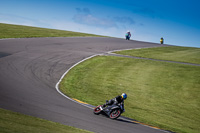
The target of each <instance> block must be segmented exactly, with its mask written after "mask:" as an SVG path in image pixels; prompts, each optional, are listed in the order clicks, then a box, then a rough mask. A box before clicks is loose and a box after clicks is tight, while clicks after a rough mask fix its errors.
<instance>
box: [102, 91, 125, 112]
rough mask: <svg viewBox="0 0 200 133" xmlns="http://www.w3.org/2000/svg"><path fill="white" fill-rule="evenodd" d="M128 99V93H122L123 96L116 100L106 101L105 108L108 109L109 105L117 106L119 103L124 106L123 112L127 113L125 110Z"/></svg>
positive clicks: (117, 97)
mask: <svg viewBox="0 0 200 133" xmlns="http://www.w3.org/2000/svg"><path fill="white" fill-rule="evenodd" d="M126 98H127V94H126V93H122V95H121V96H120V95H119V96H116V97H115V98H113V99H110V100H109V101H108V100H106V103H105V104H104V105H103V107H106V106H107V105H113V104H115V105H117V104H119V103H121V104H122V110H123V112H125V109H124V100H125V99H126Z"/></svg>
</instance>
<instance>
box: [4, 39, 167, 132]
mask: <svg viewBox="0 0 200 133" xmlns="http://www.w3.org/2000/svg"><path fill="white" fill-rule="evenodd" d="M160 46H164V45H160V44H155V43H146V42H138V41H126V40H124V39H116V38H100V37H99V38H98V37H84V38H82V37H71V38H27V39H2V40H0V108H4V109H8V110H12V111H16V112H20V113H23V114H27V115H31V116H35V117H40V118H43V119H47V120H50V121H54V122H59V123H62V124H65V125H69V126H74V127H77V128H81V129H86V130H89V131H93V132H99V133H122V132H123V133H161V132H164V131H162V130H158V129H153V128H150V127H147V126H144V125H141V124H137V123H133V122H128V121H123V120H110V119H108V118H106V117H103V116H101V115H100V116H96V115H94V114H93V112H92V110H91V109H90V108H87V107H85V106H82V105H80V104H77V103H75V102H72V101H71V100H68V99H66V98H65V97H63V96H62V95H60V94H59V93H58V92H57V91H56V89H55V85H56V83H57V82H58V81H59V79H60V78H61V76H62V75H63V73H65V72H66V71H67V70H68V69H69V68H70V67H71V66H73V65H74V64H75V63H77V62H79V61H81V60H82V59H85V58H87V57H89V56H92V55H95V54H101V53H105V52H108V51H112V50H119V49H129V48H144V47H160ZM105 100H106V99H105Z"/></svg>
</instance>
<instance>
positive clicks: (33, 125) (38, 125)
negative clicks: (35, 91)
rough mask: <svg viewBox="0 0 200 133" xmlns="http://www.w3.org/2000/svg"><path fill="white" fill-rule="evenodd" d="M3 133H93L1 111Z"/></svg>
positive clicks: (0, 126) (1, 130) (0, 119)
mask: <svg viewBox="0 0 200 133" xmlns="http://www.w3.org/2000/svg"><path fill="white" fill-rule="evenodd" d="M0 132H1V133H91V132H89V131H86V130H81V129H77V128H74V127H70V126H65V125H62V124H59V123H55V122H51V121H47V120H43V119H39V118H35V117H32V116H27V115H23V114H20V113H16V112H12V111H8V110H4V109H0Z"/></svg>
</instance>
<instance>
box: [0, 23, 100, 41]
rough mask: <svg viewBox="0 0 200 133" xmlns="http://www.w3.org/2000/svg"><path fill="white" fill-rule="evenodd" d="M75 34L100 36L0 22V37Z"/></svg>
mask: <svg viewBox="0 0 200 133" xmlns="http://www.w3.org/2000/svg"><path fill="white" fill-rule="evenodd" d="M77 36H79V37H85V36H91V37H95V36H96V37H102V36H99V35H93V34H86V33H79V32H72V31H64V30H55V29H47V28H38V27H31V26H22V25H12V24H4V23H0V38H31V37H77Z"/></svg>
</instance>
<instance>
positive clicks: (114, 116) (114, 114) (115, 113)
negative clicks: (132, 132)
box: [110, 109, 121, 119]
mask: <svg viewBox="0 0 200 133" xmlns="http://www.w3.org/2000/svg"><path fill="white" fill-rule="evenodd" d="M120 115H121V111H120V110H119V109H115V110H113V111H112V112H111V113H110V118H111V119H117V118H118V117H120Z"/></svg>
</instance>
